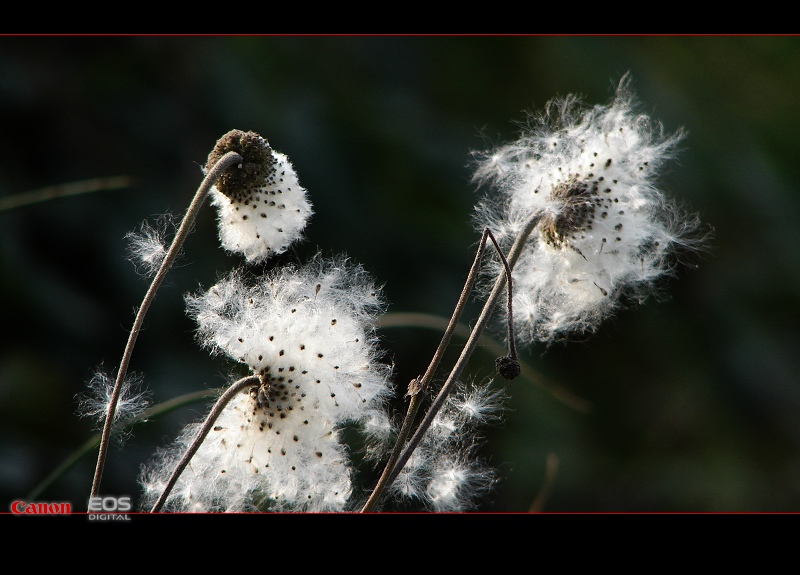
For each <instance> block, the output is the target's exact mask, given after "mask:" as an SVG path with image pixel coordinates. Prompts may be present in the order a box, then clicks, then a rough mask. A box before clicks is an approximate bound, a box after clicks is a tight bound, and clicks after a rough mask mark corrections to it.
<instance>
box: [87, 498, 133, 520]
mask: <svg viewBox="0 0 800 575" xmlns="http://www.w3.org/2000/svg"><path fill="white" fill-rule="evenodd" d="M132 508H133V506H132V505H131V498H130V497H128V496H127V495H126V496H123V497H115V496H113V495H106V496H103V497H99V496H98V497H92V498H91V499H89V521H130V520H131V518H130V515H126V514H125V513H126V512H127V511H130V510H131V509H132Z"/></svg>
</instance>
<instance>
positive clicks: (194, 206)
mask: <svg viewBox="0 0 800 575" xmlns="http://www.w3.org/2000/svg"><path fill="white" fill-rule="evenodd" d="M242 161H243V158H242V156H240V155H239V154H237V153H235V152H229V153H227V154H225V155H224V156H222V157H221V158H220V159H219V161H218V162H217V163H216V164H215V165H214V166H213V167H212V168H211V169H210V170H208V171H207V173H206V176H205V178H203V181H202V183H201V184H200V187H199V188H198V189H197V192H196V193H195V195H194V198H193V199H192V203H191V204H190V205H189V209H187V210H186V215H185V216H184V217H183V221H181V225H180V227H179V228H178V231H177V232H176V233H175V237H174V238H173V239H172V244H171V245H170V247H169V250H168V251H167V254H166V256H164V261H163V262H161V267H159V269H158V272H156V275H155V277H154V278H153V281H152V282H151V284H150V288H149V289H148V290H147V293H146V294H145V296H144V299H143V300H142V305H141V306H140V307H139V310H138V311H137V313H136V318H135V320H134V322H133V327H132V328H131V332H130V335H129V336H128V342H127V344H126V345H125V351H124V352H123V354H122V360H121V361H120V365H119V369H118V371H117V378H116V381H115V383H114V389H113V390H112V393H111V399H110V400H109V403H108V412H107V413H106V418H105V423H104V424H103V432H102V435H101V437H100V449H99V452H98V455H97V465H96V467H95V472H94V479H93V481H92V493H91V497H95V496H96V495H97V494H98V491H99V489H100V481H101V480H102V477H103V468H104V466H105V460H106V457H107V456H108V444H109V439H110V437H111V429H112V427H113V423H114V415H115V413H116V409H117V403H118V402H119V396H120V393H121V391H122V382H123V381H124V380H125V376H126V375H127V373H128V366H129V364H130V360H131V355H132V354H133V347H134V345H135V344H136V338H137V337H138V336H139V332H140V331H141V329H142V324H143V323H144V317H145V315H146V314H147V310H148V309H149V307H150V305H151V304H152V303H153V300H154V299H155V297H156V292H157V291H158V288H159V287H160V286H161V283H162V282H163V281H164V277H165V276H166V275H167V272H168V271H169V269H170V267H172V264H173V263H174V262H175V258H177V257H178V253H179V252H180V249H181V247H182V246H183V242H184V241H185V240H186V237H187V236H188V235H189V232H190V231H191V229H192V225H193V224H194V220H195V218H196V217H197V213H198V212H199V211H200V208H201V207H202V205H203V202H204V201H205V199H206V197H207V196H208V193H209V191H210V190H211V186H213V185H214V183H215V182H216V181H217V180H218V179H219V177H220V176H221V175H222V174H223V173H224V172H225V170H227V169H228V168H230V167H231V166H233V165H235V164H238V163H241V162H242Z"/></svg>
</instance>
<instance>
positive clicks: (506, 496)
mask: <svg viewBox="0 0 800 575" xmlns="http://www.w3.org/2000/svg"><path fill="white" fill-rule="evenodd" d="M627 71H630V72H631V73H632V76H633V85H634V87H635V89H636V91H637V94H638V96H639V99H640V101H641V104H642V107H641V109H642V110H643V111H646V112H649V113H651V114H652V115H653V116H654V117H655V118H657V119H659V120H661V121H662V122H663V124H664V126H665V128H666V130H667V131H668V132H673V131H675V130H677V129H678V128H680V127H685V128H686V129H687V130H688V133H689V136H688V138H687V139H686V140H685V143H684V146H683V150H682V152H681V154H680V156H679V160H678V161H677V162H674V163H672V164H670V165H669V166H668V168H667V170H666V171H665V172H664V174H663V177H662V179H661V181H662V183H663V188H664V189H665V190H666V191H667V193H668V194H670V195H671V196H673V197H675V198H677V199H678V200H679V201H682V202H684V203H686V204H687V205H688V207H689V208H690V209H691V210H692V211H696V212H699V213H700V215H701V218H702V220H703V221H704V222H705V223H707V224H710V225H711V226H713V227H714V229H715V230H716V232H715V239H714V240H713V243H712V245H711V249H710V250H709V252H708V253H707V254H705V255H704V256H703V257H701V258H697V259H696V260H695V262H694V263H696V264H699V266H698V267H696V268H694V269H692V268H683V269H681V270H680V272H679V277H678V278H677V280H674V281H671V282H670V283H669V284H668V293H669V295H670V299H669V300H668V301H664V302H657V301H654V300H650V301H649V302H648V303H647V304H646V305H644V306H642V307H640V308H638V309H633V310H627V311H624V312H622V313H620V314H618V315H617V316H616V317H615V319H613V320H612V321H609V322H607V323H605V324H604V325H603V326H602V328H601V330H600V331H599V333H598V334H596V335H595V336H594V337H592V338H589V339H588V340H586V341H582V342H576V343H573V344H570V345H568V346H554V347H551V348H550V349H544V348H541V347H535V348H533V349H529V350H526V355H525V360H526V361H527V362H528V363H529V364H530V365H531V366H532V367H533V368H534V369H535V370H536V371H537V373H538V375H537V379H536V381H530V380H524V379H522V378H520V379H518V380H515V381H514V382H512V383H511V384H510V385H509V384H506V383H500V382H496V384H497V385H503V386H504V387H506V388H507V389H508V391H509V394H510V400H509V402H508V405H509V408H510V411H509V413H508V417H507V420H506V423H505V424H504V425H502V426H500V427H496V428H491V429H488V430H486V434H485V435H486V439H487V443H486V445H485V447H484V450H483V454H484V456H485V457H487V458H489V461H490V462H491V464H492V465H493V466H494V467H495V468H496V469H498V470H499V472H500V474H501V477H502V480H501V482H500V483H499V484H498V486H497V488H496V489H495V491H494V492H493V493H492V494H491V495H490V496H489V497H487V498H485V499H484V500H483V502H482V504H481V506H480V508H479V509H480V510H481V511H526V510H528V509H529V508H530V506H531V504H532V503H533V502H534V500H535V499H536V498H537V495H538V494H540V492H541V491H542V490H543V489H544V490H545V491H546V492H547V497H546V499H545V502H544V505H543V506H542V507H540V508H541V509H544V510H545V511H800V375H798V374H800V337H799V332H798V321H797V320H798V303H800V265H798V264H800V232H798V222H800V189H799V188H798V171H797V167H798V159H797V157H798V151H800V107H798V101H800V38H794V37H653V38H646V37H609V38H604V37H121V38H114V37H97V38H91V37H86V38H67V37H62V38H58V37H55V38H52V37H51V38H47V37H30V38H26V37H3V38H0V198H4V197H7V196H10V195H13V194H18V193H23V192H27V191H31V190H35V189H38V188H42V187H45V186H51V185H55V184H62V183H68V182H73V181H77V180H83V179H88V178H96V177H105V176H118V175H127V176H130V177H131V178H133V179H134V180H135V183H134V185H133V186H131V187H128V188H126V189H122V190H115V191H103V192H96V193H92V194H86V195H80V196H73V197H69V198H61V199H56V200H52V201H49V202H45V203H39V204H35V205H30V206H27V207H23V208H18V209H14V210H9V211H4V212H0V296H1V297H2V298H3V304H2V308H0V327H2V347H0V511H3V510H8V504H9V503H8V502H10V501H12V500H13V499H19V498H25V497H26V496H27V494H29V493H30V491H31V490H33V489H34V488H35V487H36V485H37V484H39V482H41V481H42V480H43V479H45V478H46V477H47V475H48V474H49V473H51V472H52V471H53V470H54V469H55V468H56V467H57V466H58V465H59V464H61V463H62V462H63V461H64V460H65V459H67V458H68V457H69V456H70V455H71V454H72V453H73V452H74V451H75V450H76V449H78V448H79V447H80V446H81V445H82V444H83V443H84V442H85V441H86V440H87V439H88V438H89V437H90V435H91V433H92V425H91V423H90V422H89V421H87V420H84V419H79V418H78V417H77V416H76V415H75V411H76V406H77V404H76V401H75V396H76V394H78V393H81V392H82V391H84V389H85V383H86V382H87V381H88V380H89V378H90V377H91V375H92V372H93V371H94V370H95V369H96V368H97V367H98V366H100V365H101V364H102V365H103V366H104V367H105V368H106V369H107V370H109V371H113V370H114V369H115V368H116V366H117V364H118V362H119V360H120V357H121V354H122V350H123V347H124V345H125V341H126V339H127V332H128V330H129V328H130V326H131V324H132V322H133V317H134V309H135V308H136V306H138V305H139V303H140V301H141V298H142V296H143V295H144V292H145V290H146V288H147V282H146V281H145V280H143V279H142V278H140V277H139V276H137V274H136V272H135V270H134V267H133V266H132V265H131V264H130V262H128V261H126V242H125V241H124V240H123V237H124V236H125V234H126V233H127V232H129V231H132V230H134V229H135V228H136V227H137V226H138V225H139V224H140V223H141V222H142V221H143V220H144V219H146V218H150V217H152V216H155V215H158V214H162V213H166V212H171V213H174V214H182V213H183V211H184V210H185V209H186V207H187V206H188V203H189V201H190V199H191V197H192V195H193V194H194V192H195V189H196V187H197V185H198V184H199V182H200V180H201V178H202V174H201V171H200V166H201V165H203V164H204V163H205V160H206V156H207V155H208V153H209V152H210V151H211V149H212V147H213V146H214V143H215V142H216V140H217V138H219V137H220V136H222V135H223V134H224V133H225V132H227V131H229V130H231V129H234V128H237V129H241V130H253V131H256V132H258V133H260V134H261V135H262V136H264V137H266V138H267V139H268V140H269V141H270V143H271V144H272V145H273V147H274V148H275V149H277V150H279V151H281V152H284V153H286V154H287V155H288V156H289V158H290V159H291V161H292V162H293V163H294V165H295V167H296V169H297V172H298V174H299V176H300V181H301V183H302V184H303V185H304V186H305V187H306V188H307V189H308V191H309V194H310V197H311V200H312V202H313V204H314V207H315V212H316V213H315V215H314V217H313V219H312V221H311V223H310V225H309V227H308V228H307V230H306V236H307V241H306V242H305V243H303V244H302V245H300V246H298V247H297V249H296V250H294V252H293V253H290V254H287V256H286V258H285V259H286V260H291V259H293V258H300V259H305V258H306V257H308V256H309V255H310V254H311V253H313V252H314V251H315V250H316V249H317V248H318V247H319V248H320V249H322V250H323V251H324V252H327V253H333V252H346V253H347V254H349V255H350V256H351V257H352V259H353V260H355V261H357V262H359V263H361V264H363V265H364V266H365V267H366V268H367V269H368V270H369V271H370V272H372V273H373V274H374V276H375V277H376V278H377V279H378V281H380V282H385V285H386V287H385V292H386V295H387V298H388V300H389V303H390V307H389V311H391V312H410V311H413V312H422V313H428V314H435V315H439V316H447V315H449V314H450V312H451V310H452V307H453V304H454V303H455V300H456V298H457V296H458V293H459V291H460V289H461V285H462V282H463V279H464V278H465V276H466V273H467V270H468V268H469V265H470V263H471V261H472V257H473V250H474V244H475V241H476V240H477V238H478V236H477V234H476V232H475V231H473V229H472V226H471V223H470V217H471V210H472V206H473V204H474V202H475V200H476V198H477V197H478V196H477V194H476V191H475V189H474V186H473V185H472V184H471V183H470V175H471V170H470V167H469V161H470V151H471V150H476V149H484V148H485V147H487V146H490V145H492V144H497V143H500V142H503V141H506V140H508V139H510V138H512V137H513V136H514V135H515V133H516V126H515V125H514V123H513V122H514V121H518V120H522V119H523V118H524V110H536V109H540V108H541V107H542V106H543V105H544V104H545V102H546V101H547V100H548V99H550V98H552V97H554V96H557V95H561V96H563V95H566V94H568V93H580V94H583V95H584V96H585V97H586V100H587V101H588V102H590V103H592V104H594V103H606V102H607V101H608V99H609V97H610V96H611V94H612V88H613V86H614V85H615V83H616V82H617V81H618V80H619V78H620V77H621V76H622V75H623V74H624V73H625V72H627ZM214 218H215V213H214V211H213V209H211V208H210V207H206V208H204V209H203V211H201V213H200V217H199V220H198V222H197V224H196V229H195V232H194V233H193V234H192V235H191V236H190V238H189V240H188V242H187V244H186V246H185V249H184V255H183V258H182V259H181V261H180V267H178V268H176V269H174V270H172V272H171V273H170V275H169V276H168V278H167V282H166V284H165V286H164V287H163V288H162V290H161V291H160V292H159V294H158V297H157V299H156V302H155V304H154V305H153V307H152V308H151V310H150V314H149V315H148V319H147V321H146V329H145V331H144V332H143V333H142V334H141V336H140V337H139V342H138V345H137V347H136V350H135V352H134V356H133V361H132V364H131V370H132V371H134V372H136V373H141V374H143V375H144V377H145V383H146V386H147V388H148V389H150V390H151V391H152V393H153V399H154V400H155V401H156V402H160V401H165V400H168V399H171V398H174V397H177V396H179V395H181V394H184V393H189V392H193V391H197V390H202V389H205V388H211V387H217V386H220V385H222V384H223V383H225V381H226V377H227V376H228V375H229V373H231V371H234V370H235V366H233V365H232V364H230V363H229V362H227V361H225V359H224V358H210V357H209V356H208V354H207V353H205V352H204V351H202V350H201V349H199V347H198V346H197V345H196V343H195V341H194V339H193V329H194V325H193V324H192V322H190V321H189V320H188V319H187V318H186V316H185V315H184V308H183V300H182V294H184V293H185V292H187V291H194V290H196V289H198V286H200V285H203V286H206V287H208V286H209V285H210V284H211V283H212V282H214V280H215V279H216V278H217V276H218V275H220V274H222V273H224V272H225V271H227V270H230V269H232V268H233V267H235V266H238V265H240V264H241V259H240V258H238V257H233V256H228V255H226V254H225V253H224V252H223V251H222V249H221V248H220V247H219V244H218V242H217V238H216V233H217V231H216V223H215V219H214ZM476 314H477V306H476V305H473V306H472V307H471V308H470V310H469V311H468V313H467V315H466V316H465V321H469V320H472V319H474V318H475V317H476ZM381 333H382V335H383V337H384V343H385V348H386V349H387V350H388V352H389V357H390V359H392V360H393V361H394V362H395V363H396V367H397V374H398V375H397V382H398V383H399V386H400V388H401V390H404V389H405V384H406V382H408V380H409V379H410V378H411V377H413V376H415V375H418V374H419V373H421V372H422V371H424V369H425V367H426V366H427V362H428V360H429V359H430V356H431V354H432V352H433V349H434V348H435V345H436V343H437V342H438V337H439V334H438V333H437V332H435V331H432V330H427V329H422V328H419V327H405V328H400V327H394V328H386V329H384V330H382V332H381ZM462 342H463V340H460V339H459V340H457V341H456V347H457V346H458V345H460V344H461V343H462ZM493 357H494V356H493V355H492V354H491V353H488V352H484V351H480V352H478V354H476V356H475V357H474V361H473V363H472V365H471V366H470V370H469V371H470V373H471V374H473V375H474V376H476V377H477V378H479V379H480V378H484V377H486V376H489V375H491V372H492V367H493ZM451 360H452V357H451ZM544 381H547V382H548V384H549V385H557V386H560V387H561V388H563V389H564V390H565V391H567V392H569V393H571V394H574V396H576V397H578V398H580V399H581V400H583V401H584V402H585V405H586V406H587V409H578V408H577V407H578V406H577V405H574V404H569V403H566V402H564V401H563V400H561V399H559V398H558V397H556V396H554V395H553V394H552V393H550V392H548V390H547V389H546V388H545V387H544V386H543V382H544ZM202 410H203V404H193V405H190V406H188V407H185V408H183V409H180V410H177V411H174V412H171V413H170V414H169V415H166V416H164V417H160V418H157V419H154V420H152V421H151V422H149V423H147V424H143V425H140V426H138V427H136V428H135V429H134V434H133V437H132V438H130V439H129V440H128V442H127V443H126V444H125V445H124V448H123V449H122V450H120V449H116V448H115V449H114V450H113V451H112V452H111V454H110V458H109V461H108V466H107V470H106V475H105V479H104V483H103V489H102V491H103V492H104V493H109V494H130V495H133V496H135V497H138V494H139V491H138V488H137V485H136V476H137V474H138V470H139V466H140V465H141V464H142V462H144V461H146V460H147V459H148V458H149V457H150V456H151V454H152V453H153V451H154V450H155V449H156V448H157V447H159V446H162V445H164V443H165V442H166V441H167V440H168V439H169V438H171V437H173V436H174V434H175V433H176V431H177V430H178V429H180V428H181V426H182V425H183V424H184V423H186V422H187V421H189V420H193V419H195V418H197V417H198V415H199V413H200V412H201V411H202ZM551 454H552V455H551ZM94 456H95V454H94V452H92V453H91V454H90V455H89V456H87V457H84V458H83V459H82V460H80V461H79V463H78V464H77V465H76V466H75V467H74V468H72V469H71V471H70V472H69V473H67V474H66V475H64V476H63V477H62V478H61V479H60V480H59V481H58V482H56V483H55V484H54V485H52V486H51V487H50V488H48V489H47V490H46V491H45V492H43V493H41V494H40V495H39V497H38V500H40V501H41V500H44V501H71V502H73V505H74V506H75V507H78V508H82V507H83V505H85V501H86V498H87V496H88V493H89V490H90V487H91V479H92V474H93V472H94ZM548 456H550V459H551V461H553V462H555V461H557V466H556V467H554V468H553V470H555V474H554V476H552V474H551V479H553V482H552V484H550V485H549V487H548V486H547V485H546V479H545V477H546V475H547V472H546V469H547V460H548ZM551 471H552V470H551Z"/></svg>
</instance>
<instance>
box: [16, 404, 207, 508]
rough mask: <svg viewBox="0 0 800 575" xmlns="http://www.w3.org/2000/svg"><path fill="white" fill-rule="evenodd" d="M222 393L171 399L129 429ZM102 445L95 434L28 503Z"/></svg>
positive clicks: (59, 468)
mask: <svg viewBox="0 0 800 575" xmlns="http://www.w3.org/2000/svg"><path fill="white" fill-rule="evenodd" d="M220 392H221V390H220V389H204V390H202V391H195V392H194V393H187V394H185V395H181V396H179V397H176V398H174V399H170V400H168V401H164V402H162V403H159V404H158V405H154V406H153V407H151V408H150V409H147V410H145V412H144V413H142V415H141V416H140V417H139V418H137V419H136V421H134V422H132V423H130V424H129V425H128V427H132V426H134V425H136V424H138V423H143V422H146V421H148V420H149V419H152V418H154V417H157V416H159V415H163V414H165V413H167V412H170V411H172V410H174V409H178V408H179V407H183V406H185V405H189V404H191V403H195V402H198V401H201V400H204V399H208V398H211V397H216V396H217V395H219V394H220ZM98 445H100V434H99V433H95V434H94V435H92V436H91V437H90V438H89V439H87V440H86V442H85V443H84V444H83V445H81V446H80V447H79V448H78V449H77V450H76V451H75V452H74V453H72V455H70V456H69V457H68V458H67V459H66V460H64V462H63V463H62V464H61V465H59V466H58V467H57V468H56V469H54V470H53V472H52V473H51V474H50V475H48V476H47V477H46V478H45V479H43V480H42V481H41V482H40V483H39V484H38V485H37V486H36V487H34V488H33V490H31V492H30V493H28V495H27V496H26V501H35V500H36V499H38V498H39V496H40V495H41V494H42V493H44V492H45V491H46V490H47V489H48V488H49V487H50V486H51V485H53V484H54V483H55V482H56V481H58V480H59V479H60V478H61V477H63V476H64V475H65V474H66V473H67V472H68V471H69V470H70V469H72V467H73V466H74V465H75V464H76V463H78V461H80V460H81V458H82V457H83V456H85V455H86V454H87V453H90V452H91V451H93V450H94V449H95V448H97V446H98Z"/></svg>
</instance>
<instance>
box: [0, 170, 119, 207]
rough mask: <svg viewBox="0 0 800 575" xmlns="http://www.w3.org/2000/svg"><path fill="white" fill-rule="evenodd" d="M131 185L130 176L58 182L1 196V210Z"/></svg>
mask: <svg viewBox="0 0 800 575" xmlns="http://www.w3.org/2000/svg"><path fill="white" fill-rule="evenodd" d="M131 186H133V178H131V177H130V176H113V177H108V178H92V179H90V180H81V181H79V182H72V183H69V184H58V185H55V186H48V187H46V188H39V189H38V190H32V191H30V192H24V193H21V194H14V195H12V196H6V197H2V198H0V212H5V211H8V210H13V209H16V208H21V207H24V206H29V205H31V204H38V203H40V202H46V201H49V200H54V199H56V198H64V197H67V196H77V195H79V194H88V193H91V192H102V191H105V190H119V189H122V188H130V187H131Z"/></svg>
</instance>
